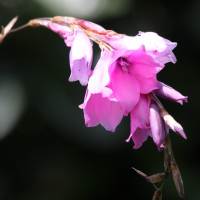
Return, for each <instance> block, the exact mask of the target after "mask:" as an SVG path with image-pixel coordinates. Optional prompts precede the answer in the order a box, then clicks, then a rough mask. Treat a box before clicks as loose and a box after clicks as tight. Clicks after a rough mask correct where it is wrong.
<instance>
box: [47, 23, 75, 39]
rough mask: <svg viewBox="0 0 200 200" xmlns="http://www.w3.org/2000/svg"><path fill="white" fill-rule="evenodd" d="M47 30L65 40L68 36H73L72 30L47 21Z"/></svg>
mask: <svg viewBox="0 0 200 200" xmlns="http://www.w3.org/2000/svg"><path fill="white" fill-rule="evenodd" d="M47 23H48V25H47V26H48V28H49V29H51V30H52V31H54V32H55V33H57V34H58V35H60V37H62V38H64V39H67V37H68V36H72V35H73V34H74V32H73V30H72V29H71V28H70V27H69V26H67V25H61V24H57V23H53V22H51V21H48V22H47Z"/></svg>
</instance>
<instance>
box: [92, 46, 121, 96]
mask: <svg viewBox="0 0 200 200" xmlns="http://www.w3.org/2000/svg"><path fill="white" fill-rule="evenodd" d="M123 53H124V51H114V50H113V51H109V52H108V51H106V50H105V51H104V52H103V55H102V56H101V58H100V59H99V61H98V63H97V65H96V67H95V69H94V71H93V74H92V76H91V77H90V80H89V82H88V89H89V90H90V92H91V93H93V94H94V93H100V92H101V91H102V88H104V87H105V86H106V85H107V84H108V83H109V82H110V75H109V73H108V71H109V67H110V66H111V65H112V63H113V62H114V61H116V60H117V59H118V58H119V57H120V56H121V55H122V54H123Z"/></svg>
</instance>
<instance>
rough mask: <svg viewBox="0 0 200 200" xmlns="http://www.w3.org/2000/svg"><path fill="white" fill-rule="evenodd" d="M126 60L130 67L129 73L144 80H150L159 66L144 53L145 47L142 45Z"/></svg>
mask: <svg viewBox="0 0 200 200" xmlns="http://www.w3.org/2000/svg"><path fill="white" fill-rule="evenodd" d="M126 60H127V62H128V63H129V64H131V67H129V69H130V71H131V72H132V73H133V74H138V75H140V76H142V77H144V78H151V77H153V76H155V75H156V74H157V72H156V67H158V66H159V65H160V64H159V63H156V62H155V61H154V60H153V58H152V56H150V55H148V54H147V53H146V51H145V47H144V46H143V45H142V46H141V47H140V49H138V50H136V51H133V52H132V53H131V54H130V55H129V56H128V57H126Z"/></svg>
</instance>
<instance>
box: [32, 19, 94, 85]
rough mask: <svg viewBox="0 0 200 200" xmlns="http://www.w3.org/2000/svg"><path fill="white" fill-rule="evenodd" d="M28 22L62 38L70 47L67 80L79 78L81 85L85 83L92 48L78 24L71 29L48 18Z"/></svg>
mask: <svg viewBox="0 0 200 200" xmlns="http://www.w3.org/2000/svg"><path fill="white" fill-rule="evenodd" d="M29 23H30V24H33V25H37V26H38V25H41V26H44V27H47V28H49V29H50V30H52V31H54V32H55V33H57V34H59V35H60V37H62V38H63V39H64V41H65V43H66V45H67V46H69V47H71V51H70V69H71V75H70V77H69V81H77V80H79V81H80V83H81V85H87V83H88V79H89V76H90V75H91V65H92V58H93V50H92V44H91V42H90V39H89V38H88V37H87V35H86V34H85V33H84V32H83V30H82V29H81V28H79V27H78V26H74V29H73V30H72V29H71V27H70V26H69V25H68V24H59V23H54V22H52V21H51V20H50V19H48V18H47V19H36V20H32V21H30V22H29Z"/></svg>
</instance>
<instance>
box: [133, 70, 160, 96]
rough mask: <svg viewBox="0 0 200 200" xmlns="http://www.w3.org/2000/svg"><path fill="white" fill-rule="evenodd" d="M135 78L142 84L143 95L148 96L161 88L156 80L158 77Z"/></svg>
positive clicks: (137, 76)
mask: <svg viewBox="0 0 200 200" xmlns="http://www.w3.org/2000/svg"><path fill="white" fill-rule="evenodd" d="M135 77H136V79H137V80H138V81H139V83H140V93H142V94H148V93H150V92H152V91H153V90H157V89H159V88H160V85H159V83H158V81H157V79H156V75H155V76H153V77H151V78H143V77H141V76H139V75H136V74H135Z"/></svg>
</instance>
